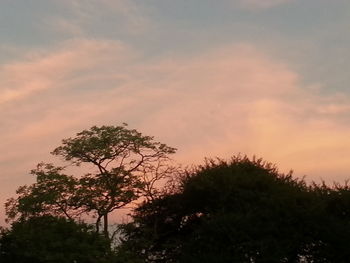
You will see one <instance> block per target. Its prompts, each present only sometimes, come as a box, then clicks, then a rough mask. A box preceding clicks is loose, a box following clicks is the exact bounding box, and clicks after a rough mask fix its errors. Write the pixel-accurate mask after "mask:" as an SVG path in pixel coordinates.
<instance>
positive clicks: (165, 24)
mask: <svg viewBox="0 0 350 263" xmlns="http://www.w3.org/2000/svg"><path fill="white" fill-rule="evenodd" d="M349 13H350V1H348V0H332V1H329V0H176V1H174V0H49V1H48V0H26V1H24V0H1V8H0V90H1V92H0V118H1V126H0V138H1V144H0V151H1V155H0V166H1V172H0V203H1V204H3V203H4V202H5V200H6V198H9V197H11V196H14V191H15V189H16V188H17V187H18V186H20V185H23V184H28V183H31V182H33V178H31V176H30V175H28V171H29V170H30V169H32V168H34V167H35V165H36V164H37V163H38V162H40V161H55V160H54V159H53V158H52V157H51V156H50V154H49V152H50V151H51V150H53V149H54V148H55V147H57V146H58V145H60V141H61V139H63V138H67V137H70V136H73V135H74V134H75V133H76V132H79V131H81V130H83V129H86V128H89V127H91V126H92V125H119V124H121V123H122V122H127V123H128V124H129V126H130V127H131V128H136V129H138V130H139V131H141V132H143V133H144V134H147V135H154V136H155V138H156V139H157V140H160V141H162V142H165V143H167V144H168V145H170V146H173V147H176V148H178V153H177V154H176V156H174V158H175V159H176V160H177V161H178V162H180V163H185V164H191V163H200V162H202V160H203V158H204V157H206V156H207V157H210V156H211V157H214V156H219V157H223V158H227V157H229V156H231V155H233V154H237V153H245V154H248V155H249V156H252V155H256V156H258V157H263V158H264V159H266V160H268V161H271V162H273V163H276V164H277V165H278V167H280V170H281V171H283V172H287V171H289V170H290V169H293V170H294V171H295V175H296V176H303V175H307V177H306V178H307V179H308V180H316V181H320V180H321V179H324V180H326V181H328V182H331V181H334V180H336V181H341V182H342V181H344V180H345V179H347V178H350V89H349V83H350V75H349V72H348V71H349V68H350V52H349V50H348V48H349V46H350V34H349V32H350V15H349ZM3 218H4V215H3V209H1V212H0V224H1V223H2V222H3Z"/></svg>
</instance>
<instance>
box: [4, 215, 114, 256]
mask: <svg viewBox="0 0 350 263" xmlns="http://www.w3.org/2000/svg"><path fill="white" fill-rule="evenodd" d="M111 257H112V253H111V250H110V245H109V242H108V240H106V239H105V238H104V237H103V236H100V235H99V234H98V233H96V232H95V231H93V229H92V227H91V226H88V225H86V224H83V223H75V222H73V221H71V220H67V219H65V218H58V217H52V216H41V217H32V218H30V219H28V220H21V221H17V222H15V223H13V224H12V228H11V230H4V231H3V232H2V233H1V238H0V262H2V263H13V262H16V263H32V262H35V263H44V262H45V263H48V262H50V263H72V262H77V263H78V262H80V263H96V262H99V263H103V262H106V263H107V262H110V259H111Z"/></svg>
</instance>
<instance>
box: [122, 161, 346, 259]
mask: <svg viewBox="0 0 350 263" xmlns="http://www.w3.org/2000/svg"><path fill="white" fill-rule="evenodd" d="M349 197H350V191H349V189H348V188H347V187H340V186H339V187H338V188H329V187H326V186H324V185H323V186H322V185H316V184H314V185H312V186H308V185H306V183H305V181H304V180H301V179H296V178H293V177H292V174H291V173H288V174H281V173H279V172H278V170H277V168H276V167H275V166H273V165H271V164H269V163H267V162H264V161H262V160H261V159H253V160H250V159H249V158H247V157H240V156H238V157H234V158H232V160H230V161H228V162H227V161H223V160H207V162H206V163H205V165H203V166H199V167H198V168H197V169H195V170H194V171H192V172H188V173H187V174H186V175H185V176H183V177H182V178H181V179H180V184H179V187H178V191H177V192H176V193H173V194H169V195H167V196H164V197H161V198H157V199H156V200H153V201H151V202H147V203H143V204H142V205H140V206H139V207H138V208H137V209H136V210H135V212H134V214H133V218H134V221H133V222H132V223H130V224H125V225H124V226H123V227H122V228H121V229H122V232H123V233H124V242H123V244H122V246H121V247H120V251H122V252H123V253H124V254H125V251H128V252H129V254H130V255H132V256H133V257H138V258H140V259H143V260H144V262H347V261H348V258H349V254H350V253H349V249H348V248H347V244H349V242H350V235H349V234H350V226H349V224H350V220H349V218H350V217H349V216H350V214H349V213H348V211H349V206H348V204H350V203H349V202H350V198H349ZM338 238H339V240H338Z"/></svg>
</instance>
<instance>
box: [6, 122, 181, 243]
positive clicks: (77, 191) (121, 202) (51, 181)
mask: <svg viewBox="0 0 350 263" xmlns="http://www.w3.org/2000/svg"><path fill="white" fill-rule="evenodd" d="M175 150H176V149H175V148H172V147H169V146H167V145H165V144H163V143H160V142H156V141H154V139H153V137H151V136H144V135H142V134H141V133H140V132H138V131H136V130H134V129H128V128H127V125H126V124H123V125H122V126H102V127H96V126H94V127H92V128H90V129H89V130H84V131H82V132H79V133H78V134H77V135H76V137H74V138H68V139H64V140H63V141H62V145H61V146H59V147H57V148H56V149H55V150H54V151H53V152H52V154H53V155H57V156H60V157H62V158H63V159H64V160H65V161H68V162H70V163H72V164H74V165H77V166H80V165H83V164H85V165H89V166H88V168H89V169H90V172H89V173H86V174H83V175H81V176H80V177H77V176H75V177H73V176H68V175H65V174H64V173H63V172H64V168H62V167H55V166H54V165H52V164H39V166H38V167H37V169H35V170H33V171H32V174H33V175H35V176H36V177H37V178H36V179H37V182H36V183H34V184H33V185H31V186H23V187H20V188H19V189H18V190H17V193H18V194H19V196H18V197H17V198H12V199H9V200H8V202H7V204H6V208H7V215H8V217H9V219H15V218H16V217H18V216H19V217H20V218H27V217H30V216H33V215H42V214H51V215H60V216H65V217H67V218H76V217H79V216H81V215H82V214H84V213H91V212H92V213H94V215H95V217H96V222H95V226H96V230H97V231H99V226H100V223H101V219H103V226H104V228H103V232H104V234H105V236H106V237H108V215H109V214H110V213H111V212H112V211H114V210H116V209H119V208H122V207H124V206H125V205H127V204H129V203H130V202H132V201H133V200H136V199H137V198H139V197H140V196H141V195H148V196H149V197H151V196H152V195H156V193H157V191H156V190H155V188H154V185H155V181H157V180H161V179H163V178H164V177H166V176H167V175H168V174H169V171H171V170H172V169H170V168H169V166H168V165H167V161H168V160H169V155H170V154H173V153H174V152H175Z"/></svg>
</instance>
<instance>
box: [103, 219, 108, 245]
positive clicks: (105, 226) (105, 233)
mask: <svg viewBox="0 0 350 263" xmlns="http://www.w3.org/2000/svg"><path fill="white" fill-rule="evenodd" d="M103 234H104V236H105V237H106V238H107V239H109V234H108V214H104V215H103Z"/></svg>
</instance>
